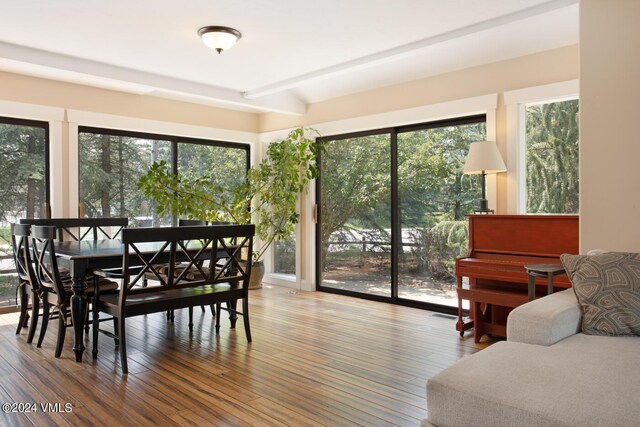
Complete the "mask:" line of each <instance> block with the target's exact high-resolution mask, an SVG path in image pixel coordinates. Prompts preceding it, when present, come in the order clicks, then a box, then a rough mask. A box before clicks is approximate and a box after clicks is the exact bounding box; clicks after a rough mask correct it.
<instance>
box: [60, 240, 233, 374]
mask: <svg viewBox="0 0 640 427" xmlns="http://www.w3.org/2000/svg"><path fill="white" fill-rule="evenodd" d="M163 244H164V242H149V243H142V244H137V245H136V246H137V247H138V248H139V250H140V251H141V253H146V252H148V253H150V254H155V253H156V252H157V251H159V250H160V249H161V248H162V245H163ZM188 248H189V249H190V250H192V251H193V253H192V254H191V255H192V256H193V255H194V254H195V253H197V251H198V250H199V249H200V245H199V244H198V243H197V242H196V243H193V244H190V245H189V246H188ZM55 251H56V255H57V258H58V265H59V266H60V267H62V268H67V269H69V272H70V275H71V277H72V280H73V284H72V290H73V295H72V296H71V319H72V321H73V332H74V344H73V352H74V353H75V356H76V362H81V361H82V355H83V353H84V350H85V347H84V328H85V319H86V317H87V296H86V289H87V284H86V281H85V279H86V277H87V276H88V275H90V274H91V272H92V271H94V270H99V269H105V268H117V267H122V255H123V253H124V244H123V243H122V242H121V241H120V240H94V241H89V240H86V241H79V242H78V241H58V242H56V243H55ZM219 255H220V256H221V257H223V256H225V255H227V252H224V251H223V250H222V249H221V250H220V252H219ZM137 259H138V260H139V258H137ZM186 259H187V257H186V255H185V256H184V259H176V261H184V260H186ZM156 261H157V262H159V263H162V262H169V252H168V251H167V258H166V259H162V257H161V256H160V257H157V258H156ZM156 261H154V262H156Z"/></svg>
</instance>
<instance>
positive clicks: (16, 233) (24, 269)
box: [11, 224, 40, 294]
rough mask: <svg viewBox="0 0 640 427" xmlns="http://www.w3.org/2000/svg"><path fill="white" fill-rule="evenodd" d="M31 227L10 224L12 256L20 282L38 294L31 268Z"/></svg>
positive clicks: (35, 279) (38, 287)
mask: <svg viewBox="0 0 640 427" xmlns="http://www.w3.org/2000/svg"><path fill="white" fill-rule="evenodd" d="M30 235H31V226H29V225H24V224H11V242H12V246H13V256H14V260H15V263H16V270H17V271H18V276H19V277H20V280H23V281H25V282H27V283H28V284H29V286H31V290H32V292H34V294H36V293H39V292H40V284H39V282H38V280H37V278H36V273H35V270H34V268H33V261H32V260H33V258H32V255H31V249H30V245H29V236H30Z"/></svg>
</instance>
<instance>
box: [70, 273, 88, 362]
mask: <svg viewBox="0 0 640 427" xmlns="http://www.w3.org/2000/svg"><path fill="white" fill-rule="evenodd" d="M86 290H87V285H86V283H85V281H84V277H79V276H73V295H72V296H71V321H72V322H73V335H74V342H73V352H74V353H75V354H76V362H82V354H83V353H84V323H85V319H86V318H87V295H86Z"/></svg>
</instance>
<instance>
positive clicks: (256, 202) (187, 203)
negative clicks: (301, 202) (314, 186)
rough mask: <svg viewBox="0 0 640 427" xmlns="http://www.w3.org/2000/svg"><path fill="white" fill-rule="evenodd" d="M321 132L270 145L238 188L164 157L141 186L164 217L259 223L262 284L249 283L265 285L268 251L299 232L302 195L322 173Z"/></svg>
mask: <svg viewBox="0 0 640 427" xmlns="http://www.w3.org/2000/svg"><path fill="white" fill-rule="evenodd" d="M309 135H313V137H310V136H309ZM318 136H319V134H318V132H317V131H316V130H314V129H309V128H296V129H294V130H293V131H291V132H290V133H289V135H288V136H287V137H286V138H284V139H282V140H280V141H276V142H273V143H271V144H270V145H269V147H268V149H267V152H266V156H265V158H264V160H263V161H262V162H261V163H260V164H258V165H257V166H254V167H252V168H250V169H249V171H248V173H247V179H246V180H245V181H244V183H243V184H241V185H240V186H237V187H236V188H225V186H224V184H220V183H217V182H216V181H215V180H214V179H213V178H212V177H211V176H201V177H198V178H189V177H184V176H181V175H177V174H173V173H171V170H170V168H169V165H168V164H167V163H166V162H165V161H161V162H156V163H154V164H153V165H152V166H151V168H150V169H149V172H148V173H147V174H146V175H145V176H143V177H142V178H140V181H139V182H138V187H139V188H141V189H142V190H143V192H144V194H145V196H147V197H149V198H151V199H153V200H154V201H155V202H156V210H157V212H158V214H159V215H167V214H169V215H176V216H178V217H181V218H188V219H200V220H206V221H225V222H231V223H236V224H249V223H254V224H255V226H256V236H257V237H258V246H257V247H254V251H253V265H252V273H253V274H252V275H251V276H252V280H251V281H252V282H253V283H257V285H255V286H250V287H252V288H255V287H260V284H261V281H262V277H263V276H264V262H263V256H264V254H265V252H266V250H267V249H268V248H269V246H271V244H272V243H273V242H274V241H276V240H280V239H285V238H287V237H289V236H290V235H291V233H292V232H293V231H294V230H295V225H296V224H297V222H298V217H299V214H298V213H297V212H296V201H297V198H298V194H299V193H301V192H306V191H307V189H308V186H309V182H310V181H311V180H312V179H315V178H317V177H318V174H319V166H318V163H317V155H318V145H317V143H316V140H315V137H318ZM254 278H255V280H254Z"/></svg>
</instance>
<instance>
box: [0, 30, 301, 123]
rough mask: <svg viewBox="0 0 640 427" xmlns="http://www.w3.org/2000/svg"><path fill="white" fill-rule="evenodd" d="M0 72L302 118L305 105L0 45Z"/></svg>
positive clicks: (284, 96) (286, 97)
mask: <svg viewBox="0 0 640 427" xmlns="http://www.w3.org/2000/svg"><path fill="white" fill-rule="evenodd" d="M0 69H4V70H6V71H10V72H17V73H22V74H28V75H34V76H37V77H44V78H49V79H53V80H62V81H68V82H73V83H79V84H85V85H88V86H97V87H103V88H107V89H111V90H119V91H122V92H128V93H136V94H146V95H150V96H161V97H162V96H163V94H166V95H170V94H174V95H180V97H181V98H182V99H184V100H193V102H196V103H197V102H198V100H200V101H202V102H204V103H209V104H210V103H211V102H212V101H215V102H216V103H221V104H224V105H228V106H229V107H234V106H235V107H239V108H242V109H245V110H246V109H249V110H254V111H273V112H280V113H286V114H296V115H302V114H304V113H305V111H306V104H305V103H304V102H302V101H301V100H300V99H298V98H296V97H295V96H293V95H291V94H285V93H282V94H275V95H273V96H269V97H265V98H264V99H260V100H251V99H247V98H245V97H244V96H243V95H242V93H241V92H239V91H236V90H232V89H226V88H222V87H218V86H212V85H207V84H203V83H197V82H192V81H188V80H182V79H176V78H172V77H166V76H160V75H157V74H153V73H147V72H144V71H138V70H133V69H130V68H125V67H120V66H116V65H110V64H105V63H102V62H97V61H91V60H85V59H81V58H77V57H74V56H69V55H62V54H57V53H52V52H47V51H44V50H40V49H34V48H30V47H25V46H19V45H15V44H10V43H4V42H0Z"/></svg>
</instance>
